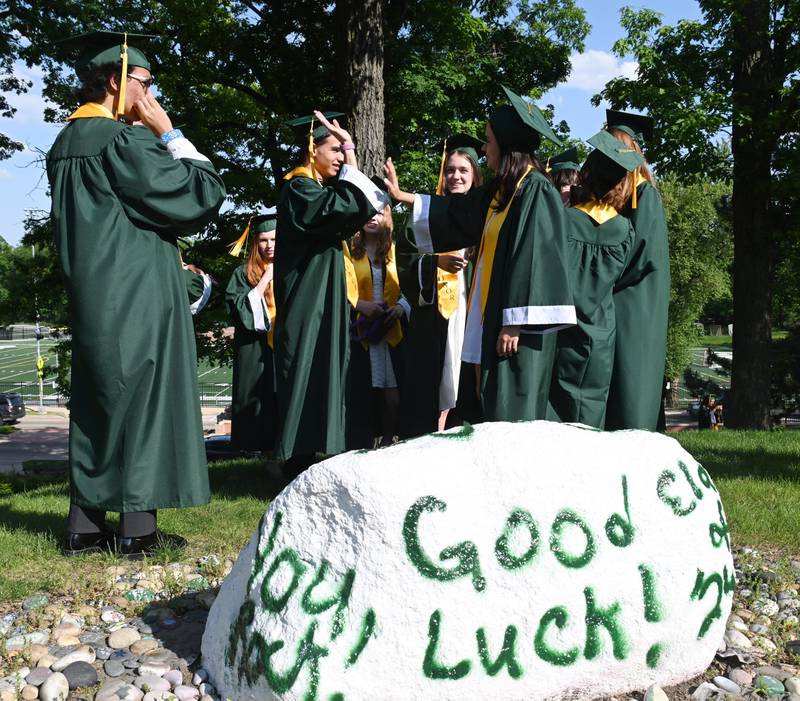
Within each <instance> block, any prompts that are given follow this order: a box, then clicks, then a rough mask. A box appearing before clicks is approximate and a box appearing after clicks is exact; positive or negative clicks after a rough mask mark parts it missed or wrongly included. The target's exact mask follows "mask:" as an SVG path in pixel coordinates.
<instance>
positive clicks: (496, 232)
mask: <svg viewBox="0 0 800 701" xmlns="http://www.w3.org/2000/svg"><path fill="white" fill-rule="evenodd" d="M532 170H533V166H528V169H527V170H526V171H525V172H524V173H523V175H522V177H521V178H520V179H519V182H518V183H517V187H516V188H514V194H513V195H512V196H511V199H510V200H509V201H508V204H507V205H506V206H505V209H502V210H501V211H499V212H497V211H495V209H494V206H495V205H496V204H497V195H495V196H494V198H492V204H491V205H490V207H489V211H488V212H486V221H485V222H484V225H483V236H482V237H481V247H480V250H479V251H478V260H479V261H483V262H482V264H481V321H482V320H483V315H484V313H485V311H486V300H487V299H488V298H489V285H490V284H491V281H492V266H493V265H494V254H495V251H496V250H497V239H498V237H499V236H500V229H501V228H502V227H503V224H504V223H505V221H506V217H507V216H508V210H509V209H510V208H511V204H512V202H514V198H515V197H516V196H517V192H519V188H520V186H521V185H522V183H523V182H524V181H525V178H527V177H528V175H529V174H530V172H531V171H532ZM477 277H478V276H477V275H474V276H473V278H472V289H470V291H469V302H471V301H472V293H473V292H474V291H475V280H476V279H477ZM469 302H468V303H467V304H468V305H469Z"/></svg>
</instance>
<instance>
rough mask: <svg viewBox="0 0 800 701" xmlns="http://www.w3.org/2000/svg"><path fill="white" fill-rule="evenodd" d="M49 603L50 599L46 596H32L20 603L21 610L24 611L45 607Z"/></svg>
mask: <svg viewBox="0 0 800 701" xmlns="http://www.w3.org/2000/svg"><path fill="white" fill-rule="evenodd" d="M49 601H50V599H49V598H48V597H47V594H34V595H33V596H29V597H28V598H27V599H25V601H23V602H22V608H23V609H25V610H26V611H32V610H33V609H38V608H41V607H42V606H47V604H48V602H49Z"/></svg>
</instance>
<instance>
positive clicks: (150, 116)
mask: <svg viewBox="0 0 800 701" xmlns="http://www.w3.org/2000/svg"><path fill="white" fill-rule="evenodd" d="M129 38H130V37H129ZM80 41H81V43H82V44H83V48H84V49H86V48H87V47H88V50H86V51H84V52H83V54H82V55H81V58H80V59H79V60H78V72H79V77H81V78H82V81H83V87H82V88H81V91H80V92H79V98H81V99H82V100H83V101H84V104H83V105H82V106H81V107H79V108H78V110H77V111H76V112H75V113H74V114H73V115H72V116H71V117H70V118H69V122H68V124H67V126H65V127H64V129H62V131H61V132H60V133H59V135H58V137H57V138H56V141H55V143H54V144H53V147H52V148H51V149H50V151H49V153H48V154H47V174H48V178H49V181H50V188H51V192H52V210H51V220H52V223H53V231H54V235H55V243H56V248H57V252H58V258H59V262H60V264H61V267H62V270H63V273H64V280H65V286H66V290H67V294H68V297H69V302H70V310H71V316H72V397H71V401H70V435H69V467H70V502H71V510H70V521H69V524H68V533H67V545H66V548H65V550H66V552H67V553H68V554H76V553H79V552H89V551H95V550H98V549H101V548H104V547H107V546H108V545H110V544H112V541H110V540H109V539H108V534H106V533H104V524H103V519H104V516H105V511H106V510H110V511H118V512H121V513H122V519H121V524H120V536H121V537H120V539H119V540H118V542H117V544H118V547H119V552H120V553H121V554H122V555H125V556H129V557H134V558H138V557H141V556H142V555H143V554H144V553H145V552H148V551H149V549H150V548H152V547H157V545H158V543H159V542H160V541H161V536H160V533H159V532H157V531H156V530H155V511H154V510H155V509H159V508H164V507H185V506H196V505H200V504H205V503H206V502H207V501H208V499H209V486H208V469H207V465H206V458H205V448H204V443H203V430H202V420H201V414H200V401H199V395H198V387H197V371H196V349H195V339H194V328H193V326H192V319H191V314H190V311H189V305H188V304H187V303H186V302H187V291H186V286H185V282H184V277H183V271H182V269H181V262H180V256H179V253H178V248H177V245H176V239H177V237H178V236H180V235H184V234H187V233H192V232H196V231H198V230H199V229H201V228H202V227H203V226H204V225H205V224H206V223H208V222H209V221H210V220H211V219H212V218H214V217H215V216H216V214H217V212H218V210H219V208H220V206H221V204H222V202H223V200H224V199H225V187H224V185H223V183H222V180H221V179H220V177H219V175H218V174H217V172H216V170H215V169H214V166H212V165H211V163H210V162H209V160H208V159H207V158H206V157H205V156H203V155H202V154H200V153H198V151H197V150H196V149H195V147H194V146H193V145H192V144H191V142H189V141H188V139H186V138H184V137H183V135H182V134H180V132H177V131H176V130H172V126H171V123H170V121H169V117H167V115H166V113H165V112H164V111H163V109H162V108H161V107H160V105H159V104H158V102H157V101H156V100H155V98H154V97H153V95H152V94H151V93H150V92H149V90H148V85H149V80H150V64H149V62H148V61H147V59H146V58H145V56H144V55H143V54H142V53H141V51H139V50H137V49H135V48H134V47H132V46H131V47H123V45H122V37H121V36H115V35H111V36H109V35H107V34H100V35H91V36H90V37H84V38H83V39H81V40H80ZM126 49H127V59H126V60H124V61H121V59H120V56H121V54H122V53H125V50H126ZM121 63H127V73H128V75H127V76H125V75H123V76H122V78H120V64H121ZM123 73H124V71H123ZM98 77H99V78H100V81H99V83H100V84H101V85H102V84H103V78H104V77H105V86H104V87H103V88H102V89H99V88H97V87H96V86H97V84H98ZM123 87H124V88H126V89H125V90H123ZM87 97H88V98H89V99H88V100H87ZM91 98H94V100H92V99H91ZM117 115H124V116H125V118H126V119H128V120H133V119H139V120H141V121H142V122H143V123H144V124H145V125H146V126H128V125H127V124H125V123H123V122H120V121H117V119H116V116H117ZM148 127H149V128H148ZM156 134H161V135H162V136H161V138H159V137H158V136H157V135H156Z"/></svg>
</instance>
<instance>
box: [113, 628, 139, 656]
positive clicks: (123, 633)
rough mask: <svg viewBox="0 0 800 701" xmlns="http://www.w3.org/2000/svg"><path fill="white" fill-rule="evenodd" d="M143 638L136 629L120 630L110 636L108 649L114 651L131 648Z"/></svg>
mask: <svg viewBox="0 0 800 701" xmlns="http://www.w3.org/2000/svg"><path fill="white" fill-rule="evenodd" d="M141 637H142V636H141V635H139V631H138V630H136V628H131V627H130V626H125V627H124V628H120V629H119V630H115V631H114V632H113V633H112V634H111V635H109V636H108V647H110V648H112V649H114V650H122V649H124V648H127V647H130V646H131V645H132V644H133V643H135V642H136V641H137V640H139V639H140V638H141Z"/></svg>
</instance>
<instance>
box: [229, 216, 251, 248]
mask: <svg viewBox="0 0 800 701" xmlns="http://www.w3.org/2000/svg"><path fill="white" fill-rule="evenodd" d="M252 221H253V217H250V219H248V220H247V226H246V227H245V228H244V233H243V234H242V235H241V236H240V237H239V238H238V239H236V240H235V241H234V242H233V243H229V244H228V253H230V255H232V256H233V257H234V258H236V257H237V256H238V255H239V254H240V253H241V252H242V249H243V248H244V247H245V244H246V243H247V235H248V234H249V233H250V222H252Z"/></svg>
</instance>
